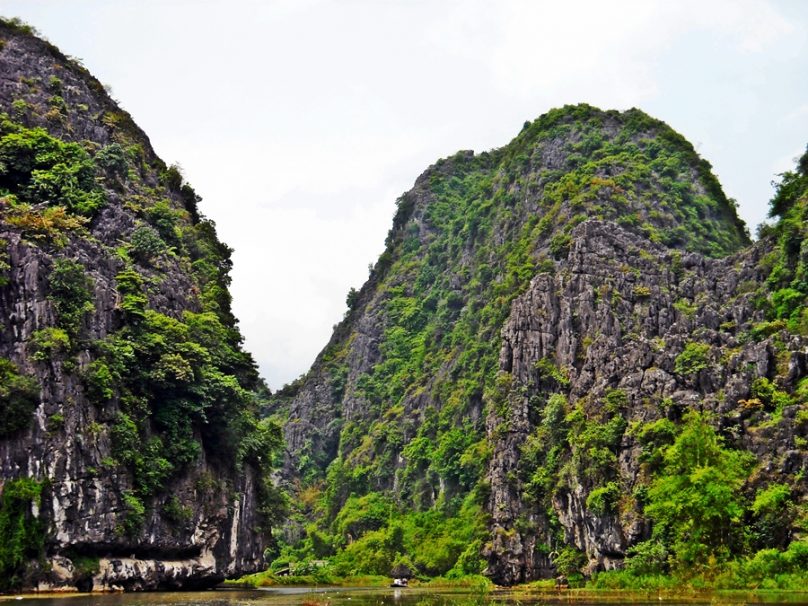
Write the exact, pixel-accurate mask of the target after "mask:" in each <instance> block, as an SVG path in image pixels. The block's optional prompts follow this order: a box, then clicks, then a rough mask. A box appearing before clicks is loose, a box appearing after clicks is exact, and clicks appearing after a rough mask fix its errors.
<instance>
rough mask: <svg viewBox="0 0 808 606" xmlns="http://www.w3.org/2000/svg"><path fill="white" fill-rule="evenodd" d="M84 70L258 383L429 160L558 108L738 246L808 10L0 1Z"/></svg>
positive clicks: (291, 350)
mask: <svg viewBox="0 0 808 606" xmlns="http://www.w3.org/2000/svg"><path fill="white" fill-rule="evenodd" d="M0 14H2V15H3V16H6V17H12V16H17V17H20V18H22V19H23V20H24V21H27V22H28V23H30V24H31V25H33V26H34V27H36V28H37V29H38V30H39V31H40V32H41V33H42V34H43V35H44V36H45V37H47V38H48V39H49V40H50V41H51V42H53V43H54V44H56V45H57V46H59V47H60V48H61V50H62V51H63V52H65V53H66V54H68V55H72V56H74V57H79V58H81V59H82V61H83V63H84V65H86V66H87V68H88V69H89V70H90V71H91V72H92V73H93V74H94V75H95V76H96V77H97V78H98V79H99V80H101V81H102V82H104V83H105V84H108V85H110V86H111V87H112V90H113V94H114V96H115V98H116V99H117V100H118V101H119V102H120V103H121V105H122V106H123V107H124V108H126V109H127V110H128V111H129V112H130V113H131V114H132V116H133V117H134V119H135V121H136V122H137V123H138V124H139V125H140V126H141V127H142V128H143V129H144V130H145V131H146V133H147V134H148V135H149V137H150V138H151V141H152V143H153V145H154V147H155V149H156V151H157V153H158V154H159V155H160V156H161V157H162V158H163V159H164V160H165V161H167V162H169V163H171V162H178V163H179V164H180V165H181V166H182V167H183V169H184V173H185V176H186V178H187V179H188V181H189V182H190V183H191V184H192V185H193V186H194V188H195V189H196V190H197V192H198V193H199V194H200V195H201V196H202V197H203V202H202V203H201V205H200V208H201V210H202V212H203V213H204V214H206V215H207V216H208V217H210V218H211V219H213V220H214V221H215V222H216V224H217V226H218V230H219V235H220V237H221V238H222V239H223V240H224V241H225V242H226V243H227V244H229V245H230V246H232V247H233V248H235V251H236V252H235V254H234V263H235V268H234V271H233V287H232V293H233V297H234V310H235V313H236V315H237V316H238V317H239V319H240V321H241V329H242V332H243V333H244V335H245V337H246V346H247V349H249V350H250V351H251V352H252V353H253V355H254V356H255V358H256V360H257V361H258V363H259V366H260V368H261V372H262V374H263V376H264V377H265V378H266V379H267V381H268V382H269V384H270V387H271V388H273V389H277V388H278V387H280V386H281V385H283V384H284V383H285V382H288V381H290V380H292V379H294V378H295V377H297V376H298V375H300V374H301V373H303V372H305V371H306V370H307V369H308V367H309V366H310V365H311V363H312V361H313V360H314V358H315V356H316V355H317V353H318V352H319V351H320V349H322V347H323V346H325V344H326V342H327V340H328V338H329V336H330V333H331V329H332V326H333V325H334V324H335V323H336V322H338V321H339V320H340V318H341V317H342V314H343V313H344V311H345V309H346V307H345V295H346V293H347V291H348V289H349V288H350V287H352V286H353V287H356V288H359V287H360V286H361V285H362V283H363V282H364V281H365V279H366V278H367V274H368V265H369V264H370V263H373V262H374V261H375V260H376V258H377V256H378V255H379V254H380V253H381V251H382V250H383V243H384V238H385V235H386V233H387V230H388V229H389V227H390V224H391V221H392V216H393V212H394V208H395V199H396V198H397V197H398V196H399V195H400V194H401V193H403V192H404V191H406V190H407V189H409V188H410V187H411V186H412V184H413V182H414V181H415V179H416V177H417V176H418V175H419V174H420V173H421V172H422V171H423V170H424V169H425V168H426V167H427V166H429V165H430V164H432V163H433V162H435V160H437V159H438V158H440V157H444V156H448V155H451V154H453V153H454V152H456V151H457V150H460V149H474V150H476V151H483V150H487V149H491V148H493V147H500V146H502V145H504V144H506V143H507V142H508V141H510V140H511V139H512V138H513V137H514V136H516V134H517V133H518V132H519V130H520V128H521V126H522V124H523V123H524V122H525V120H532V119H534V118H536V117H538V116H539V115H541V114H542V113H544V112H546V111H547V110H549V109H551V108H553V107H557V106H560V105H563V104H565V103H578V102H587V103H590V104H592V105H596V106H599V107H601V108H603V109H627V108H629V107H632V106H636V107H640V108H641V109H643V110H645V111H646V112H648V113H649V114H651V115H653V116H655V117H657V118H660V119H662V120H664V121H666V122H667V123H668V124H670V125H671V126H672V127H673V128H674V129H676V130H677V131H679V132H680V133H682V134H683V135H684V136H685V137H687V138H688V139H689V140H690V141H691V142H693V144H694V145H695V146H696V148H697V149H698V150H699V152H700V153H701V154H702V156H703V157H705V158H706V159H707V160H709V161H710V162H711V163H712V164H713V167H714V169H715V171H716V173H717V174H718V176H719V179H720V180H721V182H722V184H723V186H724V189H725V191H726V192H727V195H729V196H730V197H733V198H735V199H736V200H738V203H739V204H740V213H741V216H742V217H743V219H744V220H745V221H746V222H747V223H748V224H749V226H750V231H751V232H752V233H754V231H755V226H756V225H757V224H758V223H760V222H761V221H763V220H764V219H765V216H766V212H767V202H768V199H769V198H770V196H771V193H772V188H771V186H770V182H771V181H772V180H773V179H775V178H776V175H777V173H780V172H782V171H783V170H786V169H788V168H790V167H791V166H793V159H794V158H795V157H797V156H798V155H800V154H801V152H802V150H804V149H805V145H806V143H808V78H806V74H808V42H807V41H806V36H807V35H808V2H804V1H801V0H792V1H780V2H777V1H765V0H692V1H691V0H678V1H650V0H637V1H634V2H629V1H608V2H607V1H604V0H592V1H588V2H583V1H579V2H573V1H569V0H566V1H558V2H538V1H534V2H527V1H503V0H498V1H494V0H491V1H489V2H482V1H474V0H458V1H448V0H447V1H440V0H432V1H427V0H411V1H403V0H400V1H396V0H375V1H373V0H365V1H359V0H342V1H336V0H332V1H327V0H284V1H277V2H271V1H265V2H258V1H252V2H251V1H247V0H226V1H225V0H195V1H191V0H162V1H157V0H0Z"/></svg>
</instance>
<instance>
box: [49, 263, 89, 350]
mask: <svg viewBox="0 0 808 606" xmlns="http://www.w3.org/2000/svg"><path fill="white" fill-rule="evenodd" d="M48 281H49V287H50V288H49V291H48V299H49V300H50V301H51V302H52V303H53V306H54V308H55V309H56V314H57V323H58V324H59V326H60V327H61V328H62V329H64V330H65V331H66V332H67V334H68V335H70V336H73V337H75V336H77V335H78V334H79V329H80V328H81V322H82V320H83V318H84V316H85V315H86V314H87V313H89V312H91V311H93V310H94V309H95V307H94V305H93V287H92V282H91V280H90V277H89V276H88V275H87V269H86V268H85V267H84V266H83V265H82V264H81V263H78V262H76V261H72V260H70V259H57V260H56V261H54V263H53V270H52V271H51V273H50V276H49V278H48Z"/></svg>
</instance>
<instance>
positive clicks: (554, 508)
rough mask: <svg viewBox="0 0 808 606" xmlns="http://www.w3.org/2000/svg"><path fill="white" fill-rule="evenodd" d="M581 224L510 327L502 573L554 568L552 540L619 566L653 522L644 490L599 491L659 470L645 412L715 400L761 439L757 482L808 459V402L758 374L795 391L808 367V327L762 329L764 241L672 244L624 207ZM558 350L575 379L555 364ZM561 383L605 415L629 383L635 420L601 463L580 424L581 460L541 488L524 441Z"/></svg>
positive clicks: (492, 556)
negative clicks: (613, 502) (687, 355)
mask: <svg viewBox="0 0 808 606" xmlns="http://www.w3.org/2000/svg"><path fill="white" fill-rule="evenodd" d="M573 235H574V239H573V245H572V248H571V250H570V253H569V256H568V257H567V259H565V261H564V262H563V263H562V264H560V265H559V267H558V268H557V269H556V270H555V271H553V272H549V273H543V274H539V275H537V276H536V277H534V278H533V280H532V281H531V283H530V287H529V288H528V290H527V292H525V293H524V294H523V295H521V296H520V297H519V298H517V299H516V300H515V301H514V303H513V305H512V307H511V313H510V316H509V318H508V321H507V322H506V324H505V326H504V328H503V331H502V349H501V356H500V369H501V372H502V373H503V375H504V376H506V377H507V378H508V382H507V394H506V398H507V406H506V407H504V408H503V407H491V408H490V409H489V415H488V418H487V421H486V426H487V434H488V436H489V438H490V439H491V440H492V443H493V456H492V459H491V463H490V465H489V468H488V471H487V478H488V480H489V481H490V483H491V496H490V501H489V504H488V505H489V510H490V512H491V516H492V530H493V533H492V542H491V543H490V544H489V546H488V548H487V549H486V555H487V557H488V562H489V569H488V571H489V574H491V576H492V577H493V578H494V579H495V580H497V581H498V582H501V583H505V584H512V583H515V582H520V581H525V580H530V579H535V578H541V577H542V576H547V574H548V570H552V564H551V561H550V558H549V557H548V556H549V553H551V552H552V551H554V550H557V549H559V548H560V547H561V546H563V545H564V544H566V545H573V546H575V547H576V548H578V549H579V550H580V551H581V552H583V553H585V554H586V556H587V558H588V564H587V568H588V570H590V571H592V570H598V569H609V568H614V567H620V566H622V563H623V560H624V558H625V556H626V552H627V548H628V547H629V546H631V545H634V544H636V543H637V542H638V541H639V540H642V539H643V538H644V537H646V536H647V535H648V523H647V521H645V520H644V518H643V517H642V515H640V512H641V504H640V503H638V502H637V501H636V500H635V497H629V498H627V499H624V500H623V501H621V502H620V503H619V505H618V506H615V507H614V509H613V510H612V511H609V512H602V511H597V512H593V511H592V507H591V502H590V505H588V504H587V497H588V496H589V495H590V494H592V492H593V490H595V489H597V488H599V487H601V486H604V485H605V484H607V483H608V482H612V481H613V482H617V484H618V485H619V486H620V490H621V492H622V493H623V494H625V495H635V494H636V492H635V490H636V488H637V487H638V486H641V485H643V483H644V482H646V481H647V477H645V476H646V474H647V470H646V466H644V465H643V454H644V452H643V444H642V439H641V438H640V434H639V433H638V432H636V431H635V432H632V431H630V430H629V428H631V427H642V426H643V425H648V424H652V423H654V422H656V421H659V420H660V419H666V418H667V419H670V420H672V421H677V420H678V419H680V418H681V415H682V414H683V412H684V411H686V410H688V409H697V410H703V411H711V412H713V413H715V419H716V420H717V422H718V425H719V429H720V432H721V433H722V434H724V435H725V436H726V438H727V439H728V440H729V441H730V443H732V444H734V445H736V446H738V447H740V448H743V449H745V450H748V451H751V452H753V453H754V454H755V457H756V459H757V466H758V468H759V469H760V470H761V476H763V477H758V478H757V483H758V484H764V483H766V482H786V483H793V484H795V485H799V480H798V478H799V474H800V473H804V469H805V468H806V465H808V458H807V456H808V453H807V452H806V449H805V438H806V435H808V424H806V423H797V422H795V419H796V417H797V414H798V412H799V411H800V410H801V409H802V408H804V404H803V403H800V402H799V401H798V400H793V401H790V402H789V403H788V404H787V405H785V406H784V407H783V408H782V409H781V410H780V411H779V412H780V414H778V415H776V416H774V415H772V408H773V403H772V402H771V401H769V402H765V401H762V400H761V399H759V398H758V397H757V396H758V395H759V394H758V393H757V392H758V391H759V390H756V388H755V386H756V385H757V386H759V385H760V384H761V383H760V381H761V380H764V381H768V380H774V381H775V382H776V383H777V386H778V389H782V390H784V391H785V392H788V393H791V392H794V391H795V390H796V388H797V384H798V382H799V380H800V379H801V378H802V377H805V376H806V374H807V373H808V340H806V338H805V336H800V335H793V334H790V333H789V332H788V331H786V330H777V329H776V328H775V329H773V334H771V335H769V336H767V337H765V338H757V339H752V338H750V335H749V333H748V332H747V331H748V328H749V327H750V326H753V325H755V324H756V323H759V322H762V321H763V320H764V312H763V311H762V310H760V309H758V307H757V306H756V304H755V298H756V291H757V287H758V286H759V285H760V284H761V283H763V282H764V280H765V279H766V277H767V276H766V274H765V272H763V271H762V270H761V269H760V259H761V258H762V256H763V254H764V252H765V248H766V247H765V245H758V246H755V247H753V248H751V249H749V250H746V251H744V252H742V253H740V254H738V255H734V256H731V257H728V258H725V259H721V260H713V259H706V258H704V257H702V256H701V255H698V254H681V253H679V252H672V251H670V250H665V249H664V248H660V247H658V246H655V245H653V244H652V243H650V242H648V241H647V240H643V239H640V238H637V237H636V236H633V235H632V234H629V233H627V232H625V231H624V230H623V229H621V228H620V227H619V226H617V225H615V224H610V223H600V222H587V223H584V224H582V225H581V226H580V227H578V228H576V230H575V231H574V232H573ZM686 350H687V351H698V352H700V354H699V363H698V364H697V365H693V366H691V367H688V366H687V365H686V364H684V363H683V362H682V360H683V359H684V358H682V357H681V356H682V355H683V352H685V351H686ZM677 360H679V363H677ZM543 362H547V365H546V366H544V365H543V364H542V363H543ZM550 363H552V368H554V369H557V370H558V372H559V373H560V374H561V375H562V376H563V379H561V380H559V378H558V377H554V376H553V375H552V373H548V372H546V368H547V367H549V365H550ZM543 369H544V371H543ZM753 392H755V393H753ZM554 394H560V395H561V396H562V397H563V401H564V402H566V403H567V405H568V406H569V405H570V404H572V405H574V406H578V407H580V410H581V412H582V415H583V420H584V424H588V425H590V426H594V425H598V424H599V423H600V424H603V423H604V421H605V419H604V416H603V415H604V414H605V413H604V411H605V410H606V409H607V408H608V401H609V399H610V398H611V399H613V400H614V399H619V409H618V410H616V411H614V414H615V415H616V416H617V415H619V417H620V418H621V419H624V420H625V424H624V425H623V427H625V430H624V431H622V432H619V435H617V436H615V437H614V439H613V442H612V444H610V445H609V449H610V452H612V453H613V454H614V457H613V458H612V459H611V464H612V465H613V467H610V468H609V469H598V470H597V471H596V473H594V474H592V473H588V472H590V471H591V469H592V467H591V465H592V463H591V462H588V463H583V464H582V463H580V461H579V460H578V456H579V455H580V454H581V451H582V450H583V449H584V448H585V445H584V444H581V443H579V442H577V441H576V439H575V436H573V437H571V438H570V443H571V446H568V448H569V450H567V451H566V452H565V454H564V456H563V458H562V461H560V462H558V463H556V465H559V466H563V465H564V464H568V465H569V468H568V471H569V472H570V473H568V474H561V478H560V480H559V484H558V485H556V486H554V487H552V489H551V490H549V491H542V490H539V491H538V493H537V491H535V490H533V491H531V490H530V487H529V485H530V480H531V476H532V475H533V474H534V473H535V471H536V468H537V462H536V460H535V459H534V460H530V457H525V456H524V455H525V452H526V450H528V449H530V448H531V446H532V447H533V448H535V444H534V445H531V436H535V435H540V434H537V430H539V428H540V427H541V425H542V422H543V417H544V416H545V414H544V413H545V410H546V407H547V403H548V401H549V399H550V398H551V397H553V395H554ZM616 395H619V398H615V396H616ZM773 417H774V418H773ZM545 437H546V436H545ZM540 464H541V463H539V465H540ZM545 464H546V462H545ZM803 488H804V487H803ZM548 511H549V512H550V513H549V514H548ZM553 517H554V518H555V522H556V523H557V524H558V525H560V530H561V533H560V535H559V534H558V533H556V532H554V529H553V528H552V523H551V518H553ZM519 520H521V523H518V521H519ZM526 522H527V523H526Z"/></svg>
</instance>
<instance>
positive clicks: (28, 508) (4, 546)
mask: <svg viewBox="0 0 808 606" xmlns="http://www.w3.org/2000/svg"><path fill="white" fill-rule="evenodd" d="M44 486H45V485H44V483H43V482H38V481H37V480H35V479H33V478H16V479H9V480H6V481H5V482H4V483H3V486H2V491H3V494H2V497H0V591H10V590H14V589H18V588H19V587H20V585H21V584H22V582H23V577H24V573H25V568H26V566H27V565H28V562H29V561H30V560H32V559H36V558H38V557H39V556H40V555H42V551H43V549H44V545H45V526H44V524H43V520H42V519H41V518H39V517H36V516H34V511H33V509H34V508H36V509H39V507H40V506H41V505H42V503H41V501H42V490H43V488H44Z"/></svg>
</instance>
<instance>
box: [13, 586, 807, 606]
mask: <svg viewBox="0 0 808 606" xmlns="http://www.w3.org/2000/svg"><path fill="white" fill-rule="evenodd" d="M0 602H3V603H4V604H3V606H543V605H547V606H558V605H560V604H573V603H574V604H575V606H604V605H605V604H620V605H623V606H626V605H630V606H650V605H651V604H654V605H656V606H659V605H660V604H664V606H680V605H687V606H693V605H694V604H710V605H711V606H718V605H722V606H723V605H727V606H730V605H731V606H739V605H741V604H743V605H744V606H747V605H753V604H764V603H769V604H771V603H775V602H776V603H788V604H789V605H790V606H808V594H805V593H799V594H797V593H792V594H776V595H775V594H768V595H758V594H755V593H744V592H740V593H737V594H732V595H714V594H700V595H692V596H687V597H682V598H674V599H671V598H662V597H660V596H657V595H656V594H654V593H648V594H638V595H633V596H630V595H627V594H625V593H622V594H620V593H611V594H609V593H604V594H601V595H593V594H585V595H582V594H579V593H573V592H561V593H555V592H552V593H527V592H506V591H494V592H491V593H487V594H480V593H468V592H462V591H447V590H434V589H418V588H408V589H392V588H390V589H388V588H384V589H381V588H369V589H360V588H344V587H279V588H269V589H259V590H232V589H230V590H216V591H205V592H176V593H162V592H160V593H130V594H101V595H72V596H48V597H24V598H22V599H20V598H19V597H16V598H15V597H14V596H7V597H5V598H4V597H0Z"/></svg>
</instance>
